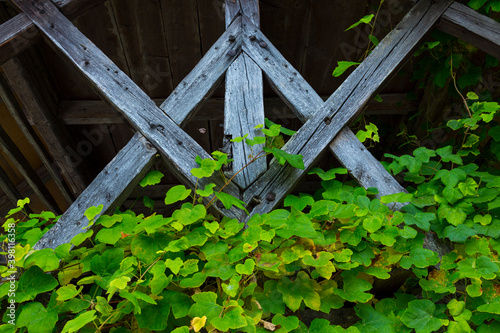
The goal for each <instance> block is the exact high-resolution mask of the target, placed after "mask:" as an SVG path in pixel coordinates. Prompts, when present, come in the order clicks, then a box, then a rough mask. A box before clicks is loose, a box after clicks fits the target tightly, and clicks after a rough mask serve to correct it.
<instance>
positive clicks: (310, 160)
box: [243, 0, 452, 214]
mask: <svg viewBox="0 0 500 333" xmlns="http://www.w3.org/2000/svg"><path fill="white" fill-rule="evenodd" d="M451 3H452V1H451V0H448V1H440V2H433V1H432V0H421V1H419V2H418V3H417V4H416V5H415V7H414V8H413V9H412V10H411V11H410V12H409V13H408V14H407V15H406V16H405V18H404V19H403V21H402V22H401V23H400V24H398V26H397V27H396V28H395V29H394V30H393V31H392V32H391V33H390V34H389V35H387V36H386V38H384V39H383V40H382V41H381V43H380V44H379V45H378V47H377V48H376V49H375V50H374V51H373V52H372V53H371V54H370V56H369V57H368V58H367V59H366V60H365V61H364V62H363V63H362V64H361V65H360V66H359V67H358V68H357V69H356V70H355V71H354V73H353V74H352V75H350V76H349V77H348V79H347V80H346V81H344V83H343V84H342V86H341V87H340V88H339V89H338V90H337V91H336V92H335V93H334V94H333V95H332V96H331V97H330V98H329V99H328V101H326V102H325V104H324V105H323V106H322V107H321V108H320V109H319V110H318V111H316V112H315V114H314V117H313V118H311V119H309V120H308V121H307V122H306V123H305V124H304V125H303V126H302V128H301V129H300V130H299V131H298V132H297V133H296V134H295V135H294V136H293V137H292V138H291V139H290V140H289V141H288V142H287V144H286V145H285V147H284V150H285V151H287V152H288V153H290V154H301V155H303V160H304V165H305V170H299V169H294V168H292V167H290V166H285V167H283V166H281V165H279V164H278V163H277V162H276V161H273V162H272V163H271V165H270V167H269V170H268V171H267V172H266V173H265V174H264V175H263V176H262V177H260V179H258V180H257V181H256V182H255V183H254V184H253V185H252V186H251V187H250V188H249V189H248V190H247V191H246V192H245V193H244V200H245V201H247V202H248V201H249V200H250V199H251V198H253V197H257V198H259V199H260V200H261V203H260V204H259V205H257V206H256V207H255V208H254V210H253V211H252V214H255V213H266V212H268V211H270V210H271V209H273V208H274V207H276V206H277V205H278V204H279V203H280V202H281V200H282V199H283V198H284V196H285V195H286V194H287V193H288V192H289V191H290V190H291V189H292V188H293V186H294V185H296V184H297V182H298V181H300V179H301V178H302V177H303V176H304V175H305V174H306V172H307V170H308V169H309V168H310V167H312V166H313V165H314V163H315V162H316V160H317V159H318V156H319V155H320V154H321V152H322V151H323V150H324V149H325V148H327V146H328V145H329V144H330V142H331V141H332V140H333V139H334V138H335V136H336V135H337V134H338V133H339V132H340V131H341V130H342V128H343V127H344V126H345V125H346V124H348V123H349V121H351V120H352V119H353V118H355V117H356V116H357V115H358V114H359V113H360V112H361V111H362V109H363V108H364V106H365V105H366V104H367V103H368V101H370V100H371V99H372V98H373V96H374V95H375V94H376V93H377V92H378V91H379V90H380V88H381V86H382V85H383V83H384V82H386V81H387V80H388V79H389V78H390V76H391V74H393V73H395V72H396V71H397V69H398V68H399V67H400V66H401V65H402V64H403V63H404V61H405V60H406V59H407V58H408V57H409V56H411V54H412V52H413V51H414V50H415V48H416V47H417V46H418V43H419V42H420V40H421V39H422V38H423V37H424V36H425V34H426V33H427V32H428V31H429V30H430V29H431V28H432V27H433V26H434V24H435V23H436V21H437V20H438V19H439V17H440V16H441V14H442V13H443V12H444V11H445V10H446V8H447V7H448V6H449V5H450V4H451ZM244 24H245V25H246V26H247V27H251V23H250V22H248V21H244ZM247 29H248V28H247ZM254 30H255V29H254V28H252V29H251V32H252V33H253V31H254ZM249 34H250V32H247V35H249ZM244 41H245V42H244V45H243V48H244V51H245V52H248V53H250V52H254V51H253V50H259V51H261V52H260V53H261V56H260V57H252V58H253V59H254V60H255V61H256V62H257V63H258V64H259V65H261V66H262V67H263V70H264V72H266V73H267V71H266V69H265V67H266V65H265V64H264V63H265V62H268V61H271V54H270V53H269V52H268V51H267V49H263V48H258V47H250V46H248V45H247V42H246V38H245V39H244ZM266 58H267V60H266ZM282 67H284V65H283V64H276V65H275V66H273V70H274V71H281V70H282ZM268 75H270V74H268ZM276 75H278V74H276ZM291 84H293V83H291ZM278 88H281V87H278ZM302 93H306V91H304V92H302ZM269 193H273V194H274V195H273V196H272V197H274V200H272V201H270V200H267V199H266V195H267V194H269Z"/></svg>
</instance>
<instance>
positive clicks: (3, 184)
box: [0, 167, 23, 205]
mask: <svg viewBox="0 0 500 333" xmlns="http://www.w3.org/2000/svg"><path fill="white" fill-rule="evenodd" d="M0 188H2V191H3V192H4V193H5V195H6V196H7V198H9V200H10V202H12V203H13V204H14V205H15V204H16V203H17V200H19V199H23V198H22V197H21V193H19V191H18V190H17V187H16V185H14V183H13V182H12V181H11V180H10V178H9V176H8V175H7V173H6V172H5V170H4V169H3V168H2V167H0Z"/></svg>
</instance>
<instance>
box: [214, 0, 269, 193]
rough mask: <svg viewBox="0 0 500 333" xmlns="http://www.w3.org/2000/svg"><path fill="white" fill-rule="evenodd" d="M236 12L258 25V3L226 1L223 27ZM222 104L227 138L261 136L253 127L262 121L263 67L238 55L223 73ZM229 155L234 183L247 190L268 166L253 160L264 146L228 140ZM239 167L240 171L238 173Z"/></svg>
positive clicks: (253, 0)
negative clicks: (223, 97) (223, 91)
mask: <svg viewBox="0 0 500 333" xmlns="http://www.w3.org/2000/svg"><path fill="white" fill-rule="evenodd" d="M239 15H245V16H247V17H248V18H250V20H251V22H252V23H253V24H254V25H255V26H257V27H258V26H259V22H260V18H259V4H258V2H257V1H255V0H236V1H234V2H233V1H227V2H226V26H229V25H230V24H231V23H232V22H233V21H234V20H235V19H236V18H237V16H239ZM225 98H226V100H225V103H224V107H225V108H224V136H225V138H227V139H228V140H231V139H232V138H237V137H243V136H245V135H248V139H254V138H256V137H259V136H260V137H264V134H263V133H262V131H261V130H259V129H255V126H257V125H259V124H264V122H265V115H264V83H263V78H262V70H261V69H260V67H259V66H257V64H256V63H255V62H254V61H253V60H252V59H250V57H249V56H248V55H246V54H241V55H240V56H239V57H238V58H237V59H236V60H235V61H234V62H233V63H232V64H231V66H229V69H228V70H227V72H226V94H225ZM230 145H231V148H230V149H231V158H232V159H233V160H234V161H233V162H232V170H231V172H232V173H233V174H235V173H236V176H235V178H234V182H235V183H236V184H237V185H238V186H240V187H241V188H242V189H246V188H247V187H248V186H249V185H250V184H252V183H253V182H254V181H255V180H256V179H257V178H258V177H260V175H261V174H262V173H264V172H265V171H266V169H267V162H266V159H265V158H260V159H257V160H254V158H255V156H256V155H257V154H259V153H260V152H261V151H262V149H263V147H264V145H256V146H253V147H250V146H248V145H247V144H246V143H245V142H244V141H242V142H231V143H230ZM240 170H241V172H239V171H240Z"/></svg>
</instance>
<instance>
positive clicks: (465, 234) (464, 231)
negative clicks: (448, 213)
mask: <svg viewBox="0 0 500 333" xmlns="http://www.w3.org/2000/svg"><path fill="white" fill-rule="evenodd" d="M443 235H444V237H447V238H449V239H450V240H451V241H452V242H456V243H464V242H465V241H466V240H467V239H468V238H469V237H471V236H474V235H477V231H475V230H474V229H472V228H471V227H469V226H466V225H464V224H459V225H458V226H456V227H454V226H451V225H450V226H447V227H446V228H445V229H444V233H443Z"/></svg>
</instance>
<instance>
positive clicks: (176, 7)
mask: <svg viewBox="0 0 500 333" xmlns="http://www.w3.org/2000/svg"><path fill="white" fill-rule="evenodd" d="M141 3H142V1H141ZM160 7H161V10H160V11H159V14H161V18H162V34H161V37H162V41H165V42H164V43H163V44H164V45H166V46H167V49H168V57H169V62H170V74H171V84H172V87H171V88H170V90H168V91H166V92H167V93H170V92H171V91H172V89H173V87H176V86H177V85H178V84H179V83H180V82H181V81H182V80H183V79H184V77H185V76H186V75H188V74H189V72H190V71H191V69H193V68H194V67H195V66H196V64H197V63H198V61H199V60H200V59H201V56H202V54H201V41H200V33H201V32H200V28H199V25H198V10H197V4H196V0H160ZM159 27H160V26H157V27H156V28H157V29H158V28H159ZM164 93H165V92H164ZM163 96H165V95H163Z"/></svg>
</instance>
